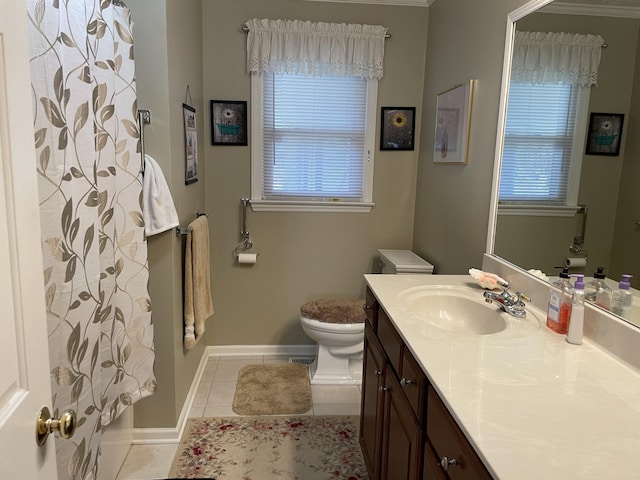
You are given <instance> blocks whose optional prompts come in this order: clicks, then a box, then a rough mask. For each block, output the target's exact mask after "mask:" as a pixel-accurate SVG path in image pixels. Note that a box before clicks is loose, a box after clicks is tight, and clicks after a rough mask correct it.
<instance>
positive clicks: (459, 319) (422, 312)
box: [401, 286, 507, 335]
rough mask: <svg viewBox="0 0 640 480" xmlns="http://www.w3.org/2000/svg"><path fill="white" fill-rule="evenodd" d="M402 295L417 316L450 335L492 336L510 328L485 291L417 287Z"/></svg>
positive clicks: (462, 288) (450, 287) (448, 287)
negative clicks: (489, 301)
mask: <svg viewBox="0 0 640 480" xmlns="http://www.w3.org/2000/svg"><path fill="white" fill-rule="evenodd" d="M401 296H403V297H404V300H405V301H406V302H407V306H408V307H409V310H410V311H411V312H412V313H413V314H414V315H415V316H416V317H418V318H419V319H420V320H423V321H426V322H429V323H430V324H431V325H433V326H434V327H437V328H440V329H442V330H446V331H448V332H454V333H463V334H468V335H491V334H492V333H498V332H501V331H502V330H504V329H505V328H506V327H507V322H506V320H505V318H504V317H505V315H506V314H505V313H503V312H501V311H499V310H497V309H496V306H495V305H490V304H487V303H486V302H485V301H484V299H483V297H482V292H479V291H477V290H471V289H468V288H464V287H453V286H446V287H437V286H431V287H417V288H413V289H410V291H407V292H405V294H404V295H402V294H401ZM476 297H477V298H476Z"/></svg>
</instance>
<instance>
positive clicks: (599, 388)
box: [365, 275, 640, 480]
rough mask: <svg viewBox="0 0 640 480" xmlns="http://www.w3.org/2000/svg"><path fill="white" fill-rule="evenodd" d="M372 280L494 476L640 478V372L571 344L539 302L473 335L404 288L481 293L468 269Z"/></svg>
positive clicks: (591, 347)
mask: <svg viewBox="0 0 640 480" xmlns="http://www.w3.org/2000/svg"><path fill="white" fill-rule="evenodd" d="M365 279H366V281H367V283H368V284H369V286H371V288H372V290H373V292H374V293H375V295H376V297H377V298H378V300H379V301H380V303H381V304H382V307H383V308H384V310H385V311H386V312H387V313H388V314H389V317H390V318H391V320H392V321H393V323H394V324H395V326H396V327H397V329H398V331H399V333H400V335H401V336H402V337H403V339H404V340H405V342H406V343H407V345H408V347H409V349H410V350H411V351H412V353H413V354H414V356H415V358H416V360H418V362H419V363H420V364H421V366H422V368H423V370H424V372H425V373H426V374H427V376H428V378H429V380H430V382H431V384H432V385H433V386H434V388H435V389H436V390H437V391H438V393H439V394H440V397H441V398H442V400H443V401H444V403H445V404H446V405H447V407H448V409H449V411H450V413H451V414H452V415H453V417H454V418H455V419H456V420H457V422H458V425H459V426H460V428H462V430H463V431H464V432H465V434H466V436H467V438H468V440H469V441H470V442H471V444H472V445H473V446H474V448H475V449H476V452H477V453H478V454H479V455H480V457H481V458H482V459H483V461H484V463H485V466H486V467H487V468H488V469H489V471H490V472H491V473H492V475H493V476H494V478H496V479H509V480H511V479H513V480H526V479H535V480H540V479H545V480H549V479H563V480H567V479H580V480H584V479H598V480H604V479H609V478H615V479H616V480H620V479H640V372H638V371H637V370H635V369H633V368H631V367H629V366H628V365H626V364H624V363H622V362H620V361H618V360H617V359H616V358H615V357H613V356H611V355H609V354H608V353H607V352H606V351H604V350H601V349H600V348H598V346H597V345H596V344H594V343H593V342H590V341H589V340H588V339H586V338H585V340H584V342H583V344H582V345H571V344H569V343H567V342H566V341H565V336H564V335H558V334H556V333H554V332H552V331H551V330H549V329H548V328H547V327H546V326H545V312H542V311H540V310H538V309H536V308H534V307H532V306H529V307H528V310H529V314H528V316H527V319H525V320H518V319H516V318H513V317H510V316H507V317H506V318H507V322H508V326H507V328H506V329H505V330H503V331H502V332H498V333H495V334H491V335H482V336H480V335H466V334H460V333H450V332H447V331H445V330H441V329H439V328H436V327H434V326H432V325H431V324H429V323H428V322H426V321H423V320H420V319H419V318H417V317H416V316H415V315H414V314H413V313H412V312H411V310H410V309H409V308H408V305H407V303H406V302H403V300H402V295H400V296H399V294H400V293H401V292H403V291H405V290H406V289H409V288H413V287H417V286H420V285H441V284H446V285H465V286H470V287H471V288H476V289H477V293H478V296H479V297H480V298H481V296H482V292H483V290H482V289H481V288H480V287H479V286H476V285H475V284H473V283H472V281H473V280H472V279H471V277H469V276H467V275H365ZM496 309H497V307H496ZM503 315H506V314H503ZM638 354H639V355H640V352H638Z"/></svg>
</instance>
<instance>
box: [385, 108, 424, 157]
mask: <svg viewBox="0 0 640 480" xmlns="http://www.w3.org/2000/svg"><path fill="white" fill-rule="evenodd" d="M415 117H416V108H415V107H382V119H381V122H380V124H381V125H382V128H381V131H380V150H413V148H414V146H413V135H414V133H415Z"/></svg>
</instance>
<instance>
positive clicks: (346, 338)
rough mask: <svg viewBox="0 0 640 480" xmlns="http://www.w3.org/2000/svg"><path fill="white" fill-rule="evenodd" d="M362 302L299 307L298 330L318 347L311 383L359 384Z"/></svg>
mask: <svg viewBox="0 0 640 480" xmlns="http://www.w3.org/2000/svg"><path fill="white" fill-rule="evenodd" d="M363 305H364V300H361V299H360V300H335V299H320V300H314V301H311V302H307V303H305V304H304V305H302V306H301V307H300V323H301V324H302V330H304V333H306V334H307V336H308V337H309V338H311V339H312V340H314V341H315V342H316V343H317V344H318V348H317V356H316V359H315V361H314V362H313V363H312V364H311V367H310V373H311V384H314V385H360V383H362V352H363V349H364V321H365V320H366V316H365V313H364V309H363V308H362V307H363Z"/></svg>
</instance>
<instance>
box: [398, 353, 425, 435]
mask: <svg viewBox="0 0 640 480" xmlns="http://www.w3.org/2000/svg"><path fill="white" fill-rule="evenodd" d="M400 384H401V385H402V389H403V390H404V393H405V395H406V396H407V400H408V401H409V404H410V405H411V408H412V410H413V413H414V414H415V415H416V418H417V419H418V422H420V424H421V425H424V422H425V420H426V419H425V418H424V411H425V405H426V403H427V402H426V392H427V385H428V384H427V377H426V376H425V374H424V373H423V372H422V369H421V368H420V365H419V364H418V362H417V361H416V359H415V358H414V356H413V354H412V353H411V351H410V350H409V349H408V348H407V347H406V345H405V347H404V349H403V351H402V373H401V375H400Z"/></svg>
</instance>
